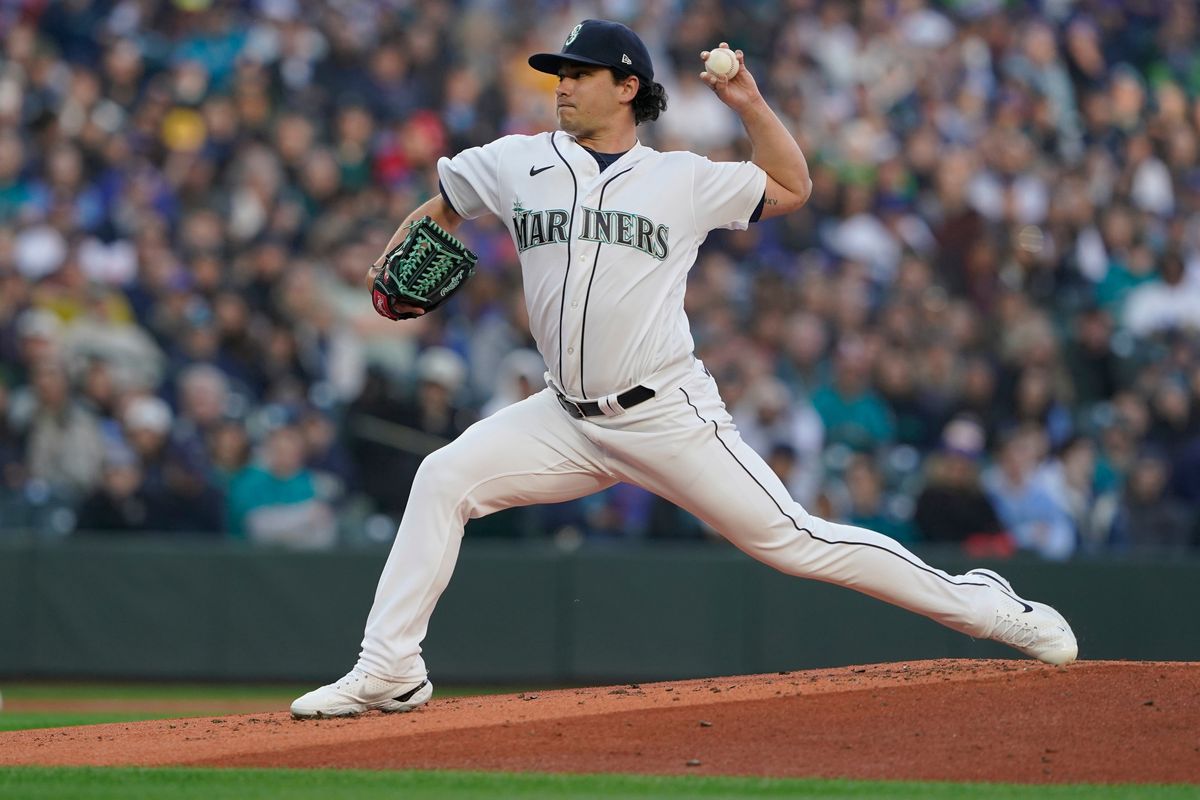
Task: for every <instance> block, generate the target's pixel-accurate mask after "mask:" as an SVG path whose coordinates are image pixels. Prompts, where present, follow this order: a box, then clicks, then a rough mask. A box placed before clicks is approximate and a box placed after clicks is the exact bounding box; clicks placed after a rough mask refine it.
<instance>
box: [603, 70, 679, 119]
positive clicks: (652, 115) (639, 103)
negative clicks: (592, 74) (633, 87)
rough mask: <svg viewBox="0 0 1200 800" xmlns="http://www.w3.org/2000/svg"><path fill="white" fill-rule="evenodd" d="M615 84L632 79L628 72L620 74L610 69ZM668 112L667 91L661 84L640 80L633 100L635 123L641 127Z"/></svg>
mask: <svg viewBox="0 0 1200 800" xmlns="http://www.w3.org/2000/svg"><path fill="white" fill-rule="evenodd" d="M609 72H611V73H612V79H613V83H620V82H621V81H623V80H625V79H626V78H628V77H630V73H628V72H618V71H617V70H615V69H609ZM666 110H667V90H666V89H665V88H664V87H663V85H662V84H661V83H655V82H654V81H643V80H642V79H641V78H638V92H637V95H636V96H634V98H633V122H634V124H635V125H641V124H642V123H643V122H653V121H654V120H656V119H658V115H659V114H661V113H662V112H664V111H666Z"/></svg>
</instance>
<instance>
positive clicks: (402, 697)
mask: <svg viewBox="0 0 1200 800" xmlns="http://www.w3.org/2000/svg"><path fill="white" fill-rule="evenodd" d="M427 683H429V681H421V682H420V683H418V684H417V685H416V686H414V687H413V688H412V689H410V690H408V691H407V692H405V693H404V694H402V695H397V696H396V697H393V698H392V699H393V700H399V701H400V702H401V703H406V702H408V701H409V700H411V699H412V696H413V695H414V694H416V693H417V691H418V690H419V689H420V688H421V687H422V686H424V685H425V684H427Z"/></svg>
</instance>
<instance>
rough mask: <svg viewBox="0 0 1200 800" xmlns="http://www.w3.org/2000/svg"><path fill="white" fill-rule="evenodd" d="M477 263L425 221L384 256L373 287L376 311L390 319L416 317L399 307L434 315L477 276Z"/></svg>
mask: <svg viewBox="0 0 1200 800" xmlns="http://www.w3.org/2000/svg"><path fill="white" fill-rule="evenodd" d="M478 260H479V257H478V256H476V255H475V254H474V253H472V252H471V251H470V250H468V249H467V247H466V246H465V245H464V244H463V243H462V242H460V241H459V240H458V239H456V238H454V237H453V236H452V235H450V234H449V233H447V232H446V231H444V230H442V227H441V226H440V225H438V224H437V223H436V222H434V221H433V220H432V219H431V218H430V217H422V218H421V219H419V220H416V221H414V222H412V223H411V224H410V225H409V226H408V234H407V235H406V236H405V237H404V241H402V242H401V243H400V244H398V245H396V248H395V249H394V250H392V252H390V253H388V254H387V255H386V256H384V265H383V268H382V269H380V270H379V274H378V275H376V276H375V281H374V282H373V283H372V285H371V300H372V302H373V303H374V304H375V310H376V311H378V312H379V313H380V314H382V315H383V316H385V317H387V318H388V319H411V318H413V317H415V316H417V314H415V313H413V312H411V311H398V310H397V309H396V306H398V305H406V306H416V307H418V308H422V309H424V310H425V311H427V312H428V311H432V310H433V309H435V308H437V307H438V306H440V305H441V304H442V303H444V302H446V298H448V297H450V296H451V295H452V294H454V293H455V292H456V291H458V290H459V289H460V288H461V287H462V285H463V283H464V282H465V281H466V280H467V278H469V277H471V276H472V275H474V274H475V264H476V262H477V261H478Z"/></svg>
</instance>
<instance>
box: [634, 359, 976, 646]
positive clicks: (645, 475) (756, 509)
mask: <svg viewBox="0 0 1200 800" xmlns="http://www.w3.org/2000/svg"><path fill="white" fill-rule="evenodd" d="M678 391H679V392H680V393H682V394H681V397H682V399H683V401H684V403H685V404H686V405H685V409H686V410H687V412H688V414H689V415H690V420H686V421H685V420H683V419H679V418H677V419H676V420H675V422H676V424H678V425H683V426H684V427H682V428H681V432H680V435H681V436H684V437H686V438H687V440H688V441H687V444H686V445H685V446H682V447H680V450H679V455H678V456H676V457H674V458H671V459H655V458H652V457H650V458H643V457H641V456H640V454H632V453H622V455H621V458H620V463H621V466H620V467H617V471H618V472H620V473H622V474H621V477H622V478H623V479H626V480H630V481H634V482H637V483H640V484H641V485H642V486H645V487H646V488H647V489H650V490H651V491H654V492H656V493H658V494H660V495H662V496H663V497H664V498H666V499H667V500H670V501H671V502H673V503H675V504H677V505H679V506H680V507H682V508H684V509H686V510H687V511H689V512H691V513H693V514H695V515H696V516H697V517H699V518H700V519H702V520H704V521H705V522H706V523H708V524H709V525H711V526H712V527H713V528H715V529H716V530H717V531H719V532H720V533H721V534H722V535H723V536H725V537H726V538H727V539H729V540H730V541H731V542H732V543H733V544H735V545H736V546H737V547H738V548H740V549H741V550H743V551H745V552H746V553H747V554H749V555H751V556H753V557H754V558H756V559H758V560H759V561H762V562H764V563H766V564H769V565H770V566H772V567H774V568H776V569H778V570H780V571H782V572H785V573H787V574H789V575H797V576H801V577H805V578H813V579H816V580H821V581H827V582H829V583H836V584H838V585H840V586H845V587H848V588H851V589H855V590H857V591H860V592H863V593H864V594H868V595H871V596H872V597H876V598H879V599H880V600H884V601H886V602H888V603H891V604H893V605H897V606H900V607H902V608H906V609H908V610H910V611H914V612H916V613H918V614H922V615H924V616H926V617H929V618H931V619H934V620H936V621H938V622H940V623H942V624H943V625H946V626H948V627H950V628H953V629H954V630H957V631H961V632H963V633H967V634H970V635H972V636H987V635H988V633H989V631H990V629H991V627H992V625H993V623H994V613H995V605H996V602H997V599H998V597H997V590H996V587H995V584H994V583H993V582H991V581H988V580H985V579H983V578H980V577H977V576H971V575H950V574H948V573H946V572H944V571H942V570H940V569H937V568H935V567H931V566H930V565H928V564H926V563H925V562H924V561H922V560H921V559H920V558H918V557H917V556H916V555H914V554H913V553H911V552H909V551H908V550H907V549H905V548H904V547H903V546H901V545H900V544H899V543H897V542H896V541H895V540H893V539H891V538H889V537H887V536H884V535H882V534H879V533H876V532H874V531H870V530H866V529H864V528H857V527H853V526H850V525H839V524H835V523H831V522H827V521H825V520H823V519H820V518H818V517H814V516H813V515H811V514H809V513H808V512H807V511H805V510H804V508H803V507H801V506H800V504H798V503H796V502H795V501H794V500H792V498H791V497H790V496H789V494H788V492H787V489H786V488H785V487H784V485H783V483H782V482H781V481H780V480H779V478H778V477H777V476H776V475H775V473H774V472H772V470H771V468H770V467H769V466H767V464H766V463H765V462H764V461H763V460H762V458H761V457H760V456H759V455H758V454H757V453H755V452H754V451H753V450H752V449H751V448H750V447H749V446H748V445H746V444H745V443H744V442H742V440H741V437H740V436H739V435H738V432H737V429H736V428H735V427H734V426H733V425H732V421H731V420H730V418H729V415H728V413H726V411H725V409H724V406H723V405H722V404H721V401H720V398H719V396H718V395H717V392H716V389H715V385H713V384H711V381H707V380H705V379H697V380H692V381H689V383H688V384H685V386H684V388H683V389H680V390H678Z"/></svg>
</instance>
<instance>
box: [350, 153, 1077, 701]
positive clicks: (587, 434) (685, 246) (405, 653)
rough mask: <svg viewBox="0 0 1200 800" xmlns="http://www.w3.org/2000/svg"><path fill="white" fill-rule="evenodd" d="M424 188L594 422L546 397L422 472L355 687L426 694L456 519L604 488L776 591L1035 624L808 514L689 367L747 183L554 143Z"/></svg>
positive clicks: (872, 538) (450, 166)
mask: <svg viewBox="0 0 1200 800" xmlns="http://www.w3.org/2000/svg"><path fill="white" fill-rule="evenodd" d="M438 172H439V174H440V176H441V180H442V188H443V191H445V193H446V195H447V199H448V200H449V201H450V203H451V205H453V206H454V208H455V209H456V210H457V211H458V213H460V214H462V215H463V216H465V217H477V216H479V215H480V214H482V213H484V212H485V211H491V212H492V213H494V214H497V215H499V216H500V217H501V218H502V219H504V220H505V221H506V222H507V224H508V226H509V230H510V232H511V233H512V237H513V241H514V242H516V245H517V249H518V250H519V251H520V254H521V269H522V272H523V274H524V281H525V295H526V302H527V303H528V306H529V318H530V324H531V328H532V329H533V334H534V336H535V337H536V338H537V343H538V347H539V348H540V349H541V352H542V355H543V356H544V357H545V358H546V361H547V364H548V366H549V369H550V379H551V382H552V383H553V384H557V388H558V389H559V390H560V391H562V392H564V393H566V394H567V395H569V396H570V397H571V398H572V399H575V400H577V401H580V400H583V401H594V402H595V403H596V404H597V406H598V407H602V408H603V409H604V410H603V412H602V413H601V414H589V415H583V414H582V411H581V413H580V415H578V416H576V415H573V414H570V413H569V411H568V410H567V409H566V408H564V406H563V405H560V402H559V399H558V398H557V397H556V396H555V394H554V390H553V389H551V388H547V389H543V390H542V391H540V392H537V393H536V394H534V395H532V396H531V397H528V398H526V399H525V400H522V401H520V402H517V403H514V404H512V405H510V406H508V407H506V408H504V409H502V410H500V411H499V412H497V413H496V414H494V415H492V416H490V417H487V418H485V419H482V420H480V421H479V422H477V423H475V424H474V425H472V426H471V427H470V428H468V429H467V430H466V431H465V432H464V433H463V434H462V435H461V436H459V437H458V438H457V439H455V440H454V441H453V442H451V443H450V444H448V445H446V446H445V447H443V448H441V449H440V450H437V451H436V452H434V453H431V454H430V455H429V456H427V457H426V458H425V460H424V461H423V462H422V463H421V468H420V469H419V470H418V471H417V475H416V478H415V479H414V482H413V487H412V492H411V494H410V496H409V502H408V507H407V508H406V509H405V511H404V516H403V517H402V519H401V521H400V527H399V529H398V530H397V532H396V541H395V543H394V544H393V546H392V552H391V555H390V556H389V557H388V561H387V564H386V565H385V566H384V569H383V574H382V575H381V576H380V578H379V588H378V589H377V590H376V594H375V603H374V604H373V605H372V607H371V613H370V615H369V616H368V618H367V626H366V631H365V632H364V635H363V647H362V651H361V653H360V654H359V663H358V666H359V668H360V669H361V670H362V671H364V672H366V673H367V674H369V675H373V676H376V677H378V678H382V679H384V680H387V681H393V682H396V683H399V684H403V685H412V686H416V685H417V684H419V683H421V682H422V681H424V680H425V674H426V668H425V661H424V659H423V658H422V656H421V641H422V640H423V639H424V638H425V634H426V631H427V629H428V625H429V619H430V616H431V614H432V613H433V608H434V606H435V604H436V603H437V600H438V597H439V596H440V595H441V593H442V590H443V589H445V588H446V585H447V584H448V583H449V581H450V576H451V574H452V573H453V571H454V565H455V562H456V561H457V559H458V552H459V546H460V544H461V541H462V538H463V533H464V530H465V526H466V523H467V520H469V519H472V518H476V517H482V516H484V515H487V514H491V513H493V512H496V511H499V510H501V509H505V508H511V507H513V506H521V505H529V504H532V503H558V502H563V501H566V500H572V499H574V498H577V497H583V496H585V495H588V494H592V493H594V492H598V491H602V490H603V489H605V488H607V487H609V486H612V485H613V484H615V483H617V482H618V481H625V482H628V483H632V484H635V485H637V486H642V487H644V488H646V489H648V490H649V491H651V492H653V493H655V494H657V495H658V496H659V497H663V498H665V499H667V500H668V501H670V502H673V503H675V504H676V505H678V506H680V507H681V508H683V509H686V510H687V511H689V512H691V513H692V514H694V515H695V516H696V517H698V518H699V519H701V520H703V521H704V522H706V523H707V524H708V525H710V526H711V527H712V528H713V529H714V530H717V531H720V532H721V533H722V534H723V535H724V536H725V537H726V538H728V539H729V541H731V542H733V543H734V544H735V545H737V546H738V547H740V548H741V549H742V550H744V551H746V552H747V553H749V554H750V555H752V556H753V557H755V558H757V559H759V560H760V561H763V562H764V563H767V564H770V565H771V566H773V567H775V568H776V569H779V570H781V571H783V572H785V573H787V574H789V575H798V576H804V577H808V578H816V579H818V580H823V581H829V582H831V583H836V584H838V585H841V586H846V587H850V588H853V589H857V590H858V591H860V592H864V593H866V594H869V595H871V596H873V597H878V598H880V599H882V600H886V601H887V602H889V603H893V604H895V605H898V606H901V607H903V608H908V609H911V610H913V611H916V612H918V613H921V614H924V615H926V616H928V617H930V618H932V619H935V620H937V621H938V622H941V623H942V624H944V625H947V626H949V627H951V628H954V629H955V630H959V631H963V632H964V633H968V634H970V635H972V636H982V637H986V636H990V635H991V634H992V631H993V630H1015V629H1014V628H1012V627H1011V626H1008V627H1003V628H997V627H996V626H997V625H999V624H1000V623H999V622H998V620H1000V619H1002V618H1003V619H1007V618H1008V617H1005V616H1004V615H1006V614H1007V615H1009V616H1011V615H1012V614H1013V613H1018V612H1019V611H1020V609H1021V608H1022V607H1023V608H1026V609H1029V610H1031V611H1032V606H1030V605H1029V604H1027V603H1025V602H1024V601H1020V600H1018V599H1016V598H1014V597H1013V596H1012V594H1011V592H1007V591H1006V590H1004V588H1003V587H1002V586H1001V585H1000V584H998V583H997V582H995V581H993V580H991V579H988V578H986V577H983V578H981V577H979V576H978V575H977V574H971V573H968V574H967V575H950V574H948V573H946V572H943V571H941V570H938V569H935V568H933V567H930V566H929V565H927V564H925V563H924V562H923V561H921V559H919V558H918V557H917V556H915V555H914V554H912V553H910V552H908V551H907V550H905V549H904V547H902V546H901V545H900V544H898V543H897V542H895V541H894V540H892V539H889V538H888V537H886V536H884V535H882V534H879V533H876V532H874V531H869V530H865V529H863V528H856V527H853V526H850V525H839V524H836V523H832V522H829V521H827V520H823V519H820V518H818V517H816V516H813V515H812V514H810V513H809V512H808V511H806V510H805V509H804V508H803V507H802V506H801V505H800V504H799V503H797V502H796V501H795V500H794V499H793V498H792V497H790V496H789V495H788V491H787V488H786V487H785V486H784V485H783V483H782V482H781V481H780V480H779V477H778V476H777V475H776V474H775V473H774V471H773V470H772V469H771V467H770V466H768V465H767V464H766V462H764V461H763V459H762V457H761V456H759V455H758V454H757V453H756V452H755V451H754V450H753V449H752V448H750V446H749V445H747V444H746V443H745V442H744V441H743V440H742V438H741V436H740V434H739V432H738V430H737V426H736V425H734V423H733V419H732V417H731V416H730V415H729V412H728V411H727V410H726V408H725V405H724V403H723V402H722V400H721V397H720V394H719V392H718V390H717V385H716V382H715V381H714V380H713V378H712V376H711V375H710V374H709V373H708V371H707V370H705V369H704V367H703V365H702V364H700V363H699V362H698V361H697V360H696V359H695V358H694V357H693V356H692V337H691V334H690V333H689V330H688V322H687V318H686V317H685V316H684V310H683V293H684V282H685V279H686V277H687V271H688V269H689V268H690V267H691V265H692V263H693V261H694V260H695V257H696V249H697V248H698V247H699V246H700V243H701V242H702V241H704V237H705V236H706V235H707V234H708V232H709V231H710V230H712V229H714V228H721V227H729V228H740V227H745V226H746V224H747V223H748V221H749V219H750V217H751V215H752V214H753V212H754V209H755V207H756V206H757V204H758V202H759V200H760V198H762V196H763V191H764V188H765V183H766V178H765V175H764V173H763V172H762V170H760V169H759V168H758V167H756V166H754V165H753V164H728V163H723V164H714V163H712V162H710V161H708V160H707V159H704V158H700V157H699V156H695V155H692V154H690V153H657V152H655V151H653V150H650V149H649V148H646V147H642V146H640V145H638V146H635V147H634V148H633V149H632V150H630V151H629V152H628V153H626V154H625V155H623V156H622V157H621V158H620V159H619V160H617V161H616V162H614V163H612V164H610V165H609V166H608V167H607V169H605V170H604V171H603V172H601V171H600V170H599V168H598V166H597V164H596V161H595V159H594V158H593V157H592V155H591V154H590V153H588V152H587V151H585V150H584V149H583V148H582V147H580V146H579V145H578V144H576V142H575V140H574V139H573V138H572V137H570V136H569V135H567V134H566V133H562V132H558V133H554V134H542V135H539V136H509V137H506V138H503V139H500V140H498V141H496V142H493V143H491V144H489V145H486V146H484V147H478V148H474V149H471V150H467V151H465V152H463V153H460V154H459V155H457V156H455V157H454V158H449V159H442V160H441V161H439V162H438ZM638 385H641V386H645V387H647V388H650V389H654V390H655V394H654V396H653V397H650V398H648V399H643V400H642V401H640V402H637V403H633V404H631V406H630V408H628V409H625V408H621V407H620V406H619V405H618V406H617V407H616V409H615V410H614V409H613V408H612V398H613V396H614V395H615V394H616V393H619V392H621V391H623V390H627V389H631V388H633V387H634V386H638ZM576 408H577V409H578V406H576ZM797 613H798V614H800V613H803V610H802V609H797ZM1063 624H1064V625H1065V623H1063ZM1005 625H1008V623H1005ZM1072 657H1073V655H1072Z"/></svg>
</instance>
